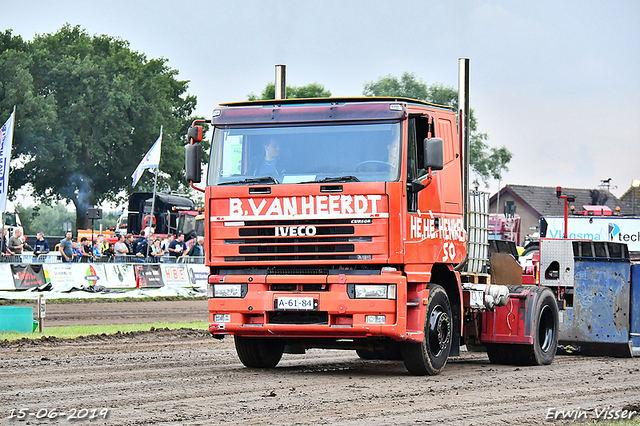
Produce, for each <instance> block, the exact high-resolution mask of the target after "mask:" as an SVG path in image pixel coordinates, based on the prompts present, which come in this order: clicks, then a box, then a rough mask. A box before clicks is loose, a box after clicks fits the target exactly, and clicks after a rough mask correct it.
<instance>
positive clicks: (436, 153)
mask: <svg viewBox="0 0 640 426" xmlns="http://www.w3.org/2000/svg"><path fill="white" fill-rule="evenodd" d="M443 145H444V142H443V141H442V139H441V138H431V139H425V140H424V165H423V166H424V167H423V168H425V169H428V168H431V170H442V169H443V168H444V154H443V151H444V148H443Z"/></svg>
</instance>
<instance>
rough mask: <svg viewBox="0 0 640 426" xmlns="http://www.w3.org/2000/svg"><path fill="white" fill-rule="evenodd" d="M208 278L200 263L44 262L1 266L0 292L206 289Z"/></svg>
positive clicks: (2, 264)
mask: <svg viewBox="0 0 640 426" xmlns="http://www.w3.org/2000/svg"><path fill="white" fill-rule="evenodd" d="M185 260H186V259H185ZM193 260H200V259H197V258H196V259H193ZM208 274H209V269H208V268H207V267H206V266H205V265H204V264H202V263H187V262H180V263H178V262H174V263H170V262H162V263H137V262H136V263H131V262H90V263H62V262H59V261H57V262H52V261H46V259H44V258H43V261H42V262H37V261H36V262H31V263H28V262H20V263H0V291H12V290H28V289H31V288H34V287H42V286H44V285H47V284H51V288H52V289H53V290H54V291H56V290H66V289H69V288H72V287H77V288H80V287H83V286H90V285H101V286H104V287H106V288H120V289H134V288H144V287H149V288H160V287H164V286H179V287H197V288H206V285H207V277H208Z"/></svg>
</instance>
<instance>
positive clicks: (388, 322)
mask: <svg viewBox="0 0 640 426" xmlns="http://www.w3.org/2000/svg"><path fill="white" fill-rule="evenodd" d="M210 282H211V278H210ZM224 283H225V284H232V283H242V284H245V283H246V284H247V292H246V294H245V295H244V297H241V298H215V297H210V298H209V331H210V332H211V334H214V335H224V334H234V335H238V336H273V337H291V338H294V337H295V338H338V339H340V338H366V337H389V338H392V339H394V340H406V339H407V332H406V330H407V318H406V316H407V314H406V313H407V285H406V278H405V277H404V276H402V275H401V274H399V273H383V274H381V275H322V276H318V275H312V276H309V275H290V276H289V275H278V276H276V275H268V276H266V275H257V276H250V275H226V276H225V277H224ZM355 284H396V289H397V293H396V298H395V300H393V299H355V298H352V297H349V289H350V286H353V285H355ZM351 293H352V296H353V292H352V291H351ZM300 297H303V298H306V299H305V300H310V298H312V299H313V306H314V307H313V309H299V310H296V309H292V308H284V309H282V308H280V309H277V308H276V300H281V299H283V298H293V299H296V298H300ZM287 300H290V299H287ZM221 314H228V315H227V317H226V319H227V321H226V322H216V321H215V319H216V315H218V316H219V317H220V316H221ZM367 316H377V317H378V318H381V316H384V323H367V321H366V317H367ZM411 334H412V337H411V340H414V339H417V340H421V336H415V333H411Z"/></svg>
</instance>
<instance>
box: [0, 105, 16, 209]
mask: <svg viewBox="0 0 640 426" xmlns="http://www.w3.org/2000/svg"><path fill="white" fill-rule="evenodd" d="M15 114H16V111H15V108H14V109H13V112H12V113H11V115H10V116H9V118H8V119H7V121H6V122H5V123H4V125H3V126H2V127H0V212H5V211H6V210H7V190H8V187H9V163H10V162H11V142H12V141H13V127H14V126H13V124H14V119H15Z"/></svg>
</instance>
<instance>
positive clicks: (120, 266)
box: [103, 263, 136, 288]
mask: <svg viewBox="0 0 640 426" xmlns="http://www.w3.org/2000/svg"><path fill="white" fill-rule="evenodd" d="M104 271H105V274H106V276H107V284H106V285H105V284H103V285H104V286H105V287H108V288H135V287H136V278H135V275H134V273H133V266H132V265H131V264H129V263H105V264H104Z"/></svg>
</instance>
